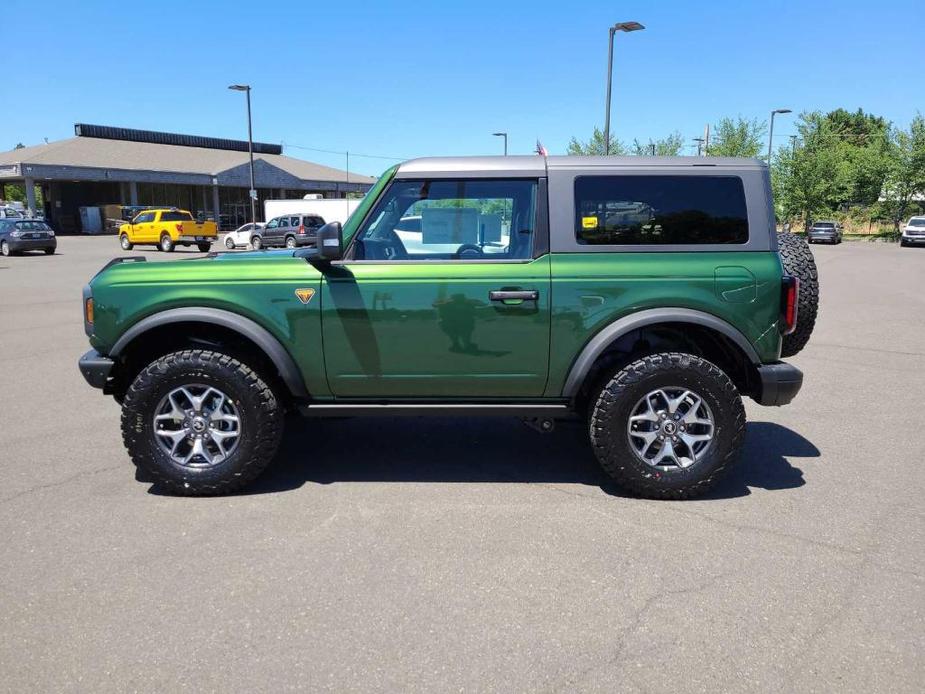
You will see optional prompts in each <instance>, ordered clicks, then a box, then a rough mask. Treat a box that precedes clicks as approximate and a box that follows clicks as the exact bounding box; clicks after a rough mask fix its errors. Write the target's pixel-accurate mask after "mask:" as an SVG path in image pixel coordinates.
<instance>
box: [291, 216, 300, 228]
mask: <svg viewBox="0 0 925 694" xmlns="http://www.w3.org/2000/svg"><path fill="white" fill-rule="evenodd" d="M299 223H300V220H299V218H298V217H290V218H289V224H291V225H292V226H294V227H297V226H299Z"/></svg>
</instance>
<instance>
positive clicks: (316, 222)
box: [305, 217, 324, 229]
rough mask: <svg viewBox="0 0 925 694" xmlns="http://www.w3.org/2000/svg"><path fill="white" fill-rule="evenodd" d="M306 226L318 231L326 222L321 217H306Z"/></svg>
mask: <svg viewBox="0 0 925 694" xmlns="http://www.w3.org/2000/svg"><path fill="white" fill-rule="evenodd" d="M305 226H307V227H309V228H311V229H317V228H319V227H323V226H324V220H323V219H322V218H321V217H306V218H305Z"/></svg>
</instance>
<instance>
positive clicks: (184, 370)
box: [122, 350, 283, 496]
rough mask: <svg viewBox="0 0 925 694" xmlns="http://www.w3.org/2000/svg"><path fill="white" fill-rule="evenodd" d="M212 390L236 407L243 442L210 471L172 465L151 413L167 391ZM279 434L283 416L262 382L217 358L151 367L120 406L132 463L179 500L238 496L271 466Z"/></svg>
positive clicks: (179, 358)
mask: <svg viewBox="0 0 925 694" xmlns="http://www.w3.org/2000/svg"><path fill="white" fill-rule="evenodd" d="M189 384H202V385H212V386H215V387H216V388H219V389H220V390H221V391H222V392H224V393H226V394H227V395H228V397H229V398H230V399H231V400H232V401H233V402H234V404H235V406H236V407H237V410H238V412H239V413H240V418H241V424H242V426H241V432H242V433H241V438H240V440H239V441H238V443H237V446H236V447H235V448H234V450H232V452H231V453H230V454H229V455H228V457H227V458H226V459H225V460H223V461H221V462H219V463H216V464H215V465H212V466H210V467H188V466H183V465H180V464H178V463H175V462H174V461H173V460H171V458H170V456H169V455H167V453H166V452H164V451H163V450H162V449H161V447H160V446H159V445H158V443H157V441H156V440H155V435H154V433H153V426H154V421H153V420H154V415H155V409H156V408H157V406H158V404H159V403H160V402H161V400H162V398H164V396H165V395H167V394H168V393H169V392H170V391H171V390H173V389H175V388H177V387H179V386H181V385H189ZM282 433H283V411H282V408H281V406H280V403H279V400H278V399H277V398H276V395H275V394H274V393H273V390H272V389H271V388H270V387H269V386H268V385H267V384H266V382H265V381H264V380H263V379H262V378H261V377H260V376H259V375H258V374H257V373H256V372H255V371H254V370H253V369H251V368H250V367H249V366H247V365H246V364H244V363H242V362H241V361H239V360H238V359H235V358H234V357H231V356H229V355H227V354H222V353H220V352H213V351H207V350H184V351H182V352H173V353H171V354H167V355H165V356H163V357H161V358H160V359H157V360H156V361H154V362H152V363H151V364H149V365H148V366H147V367H146V368H145V369H143V370H142V371H141V373H139V374H138V376H137V377H136V378H135V380H134V382H133V383H132V384H131V386H129V389H128V391H127V392H126V394H125V398H124V401H123V404H122V439H123V442H124V443H125V447H126V449H127V450H128V453H129V455H130V456H131V459H132V462H134V463H135V465H136V466H138V467H139V468H140V469H141V470H142V471H144V472H145V473H147V475H148V476H149V477H150V478H151V479H152V480H154V481H155V483H156V484H158V485H160V486H161V487H163V488H164V489H165V490H167V491H170V492H172V493H174V494H180V495H187V496H190V495H203V496H205V495H216V494H227V493H230V492H233V491H236V490H238V489H240V488H242V487H244V486H245V485H247V484H248V483H250V482H251V481H253V480H254V479H255V478H256V477H257V476H258V475H259V474H260V473H261V472H263V470H264V469H265V468H266V467H267V465H269V464H270V461H272V460H273V457H274V456H275V455H276V451H277V449H278V448H279V443H280V439H281V437H282Z"/></svg>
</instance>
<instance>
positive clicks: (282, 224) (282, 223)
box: [277, 217, 289, 229]
mask: <svg viewBox="0 0 925 694" xmlns="http://www.w3.org/2000/svg"><path fill="white" fill-rule="evenodd" d="M277 226H279V228H280V229H284V228H285V229H288V228H289V217H280V218H279V222H278V223H277Z"/></svg>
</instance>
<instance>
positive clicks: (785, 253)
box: [777, 234, 819, 357]
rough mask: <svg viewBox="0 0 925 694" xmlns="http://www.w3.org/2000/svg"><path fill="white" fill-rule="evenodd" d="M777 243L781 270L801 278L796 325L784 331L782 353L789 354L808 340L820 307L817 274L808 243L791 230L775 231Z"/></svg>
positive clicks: (792, 353) (791, 354) (798, 349)
mask: <svg viewBox="0 0 925 694" xmlns="http://www.w3.org/2000/svg"><path fill="white" fill-rule="evenodd" d="M777 245H778V248H779V251H780V260H781V263H782V264H783V266H784V272H785V273H787V274H788V275H790V276H791V277H796V278H798V279H799V280H800V298H799V305H798V307H797V329H796V330H795V331H794V332H793V333H791V334H790V335H784V339H783V343H782V345H781V356H782V357H792V356H793V355H794V354H797V353H799V352H800V350H802V349H803V348H804V347H805V346H806V343H807V342H809V338H810V336H811V335H812V334H813V328H814V327H815V325H816V314H817V313H818V311H819V274H818V272H817V271H816V261H815V259H814V258H813V252H812V250H811V249H810V247H809V244H808V243H807V242H806V241H804V240H803V239H801V238H800V237H799V236H794V235H793V234H778V235H777Z"/></svg>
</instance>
